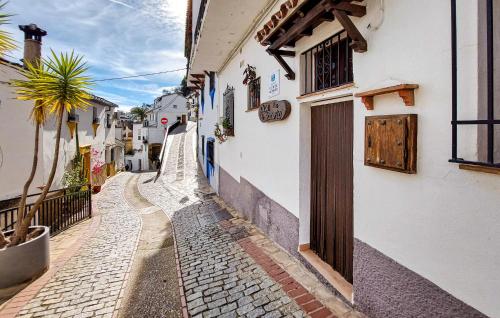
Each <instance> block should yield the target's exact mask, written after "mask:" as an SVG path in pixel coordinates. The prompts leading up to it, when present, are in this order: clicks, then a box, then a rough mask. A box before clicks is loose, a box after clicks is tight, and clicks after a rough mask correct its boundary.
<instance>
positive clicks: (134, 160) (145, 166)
mask: <svg viewBox="0 0 500 318" xmlns="http://www.w3.org/2000/svg"><path fill="white" fill-rule="evenodd" d="M147 137H148V130H147V128H145V127H144V125H143V123H140V122H135V123H134V124H133V132H132V149H133V151H134V154H133V155H125V162H126V163H127V164H128V165H129V169H130V170H131V171H144V170H149V160H148V151H147V144H145V143H144V142H143V138H144V139H146V140H147Z"/></svg>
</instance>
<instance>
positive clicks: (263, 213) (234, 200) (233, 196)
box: [219, 167, 299, 256]
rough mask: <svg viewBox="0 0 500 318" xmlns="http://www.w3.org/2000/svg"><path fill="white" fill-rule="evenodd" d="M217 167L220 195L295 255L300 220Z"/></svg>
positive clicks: (243, 180)
mask: <svg viewBox="0 0 500 318" xmlns="http://www.w3.org/2000/svg"><path fill="white" fill-rule="evenodd" d="M240 179H241V180H240V182H238V181H236V180H235V179H234V178H233V177H232V176H231V175H230V174H229V173H227V172H226V171H225V170H224V169H222V168H221V167H219V195H220V197H221V198H222V199H223V200H224V201H226V202H227V203H229V204H230V205H232V206H233V207H234V208H235V209H236V210H238V211H239V212H241V213H243V215H244V216H245V217H246V218H247V219H248V220H249V221H251V222H252V223H253V224H255V225H256V226H257V227H259V228H260V229H261V230H262V231H263V232H264V233H265V234H266V235H267V236H269V237H270V238H271V239H272V240H273V241H274V242H276V243H278V244H279V245H280V246H281V247H283V248H284V249H285V250H286V251H288V252H289V253H290V254H292V255H294V256H298V252H297V247H298V246H299V219H298V218H297V217H296V216H295V215H293V214H292V213H291V212H290V211H288V210H287V209H285V208H284V207H282V206H281V205H279V204H278V203H276V202H275V201H273V200H272V199H271V198H269V197H268V196H266V195H265V194H264V193H262V191H260V190H259V189H257V188H256V187H255V186H254V185H252V184H251V183H250V182H248V181H247V180H246V179H244V178H240Z"/></svg>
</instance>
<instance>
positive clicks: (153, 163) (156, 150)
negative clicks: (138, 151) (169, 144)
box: [148, 144, 161, 169]
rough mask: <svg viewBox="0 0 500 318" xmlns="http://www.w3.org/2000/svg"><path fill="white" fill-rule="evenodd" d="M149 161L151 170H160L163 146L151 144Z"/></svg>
mask: <svg viewBox="0 0 500 318" xmlns="http://www.w3.org/2000/svg"><path fill="white" fill-rule="evenodd" d="M148 148H149V149H148V150H149V151H148V159H149V167H150V169H158V168H159V167H158V165H159V164H160V153H161V144H150V145H149V147H148Z"/></svg>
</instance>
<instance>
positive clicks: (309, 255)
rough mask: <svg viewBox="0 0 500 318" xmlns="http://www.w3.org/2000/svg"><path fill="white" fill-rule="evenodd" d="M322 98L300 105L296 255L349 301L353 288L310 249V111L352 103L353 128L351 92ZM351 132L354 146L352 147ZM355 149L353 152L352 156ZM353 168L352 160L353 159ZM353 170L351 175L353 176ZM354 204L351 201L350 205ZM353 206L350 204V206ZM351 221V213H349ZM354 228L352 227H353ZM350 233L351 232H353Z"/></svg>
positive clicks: (334, 93) (342, 92)
mask: <svg viewBox="0 0 500 318" xmlns="http://www.w3.org/2000/svg"><path fill="white" fill-rule="evenodd" d="M325 95H326V96H325V97H322V98H319V97H318V98H307V99H304V100H302V102H301V103H300V107H299V108H300V110H299V111H300V116H299V246H298V248H297V250H298V252H299V254H301V256H303V257H304V259H305V260H306V261H307V262H308V263H309V264H310V265H311V266H312V267H314V268H315V269H316V270H317V273H318V274H319V275H321V276H322V278H324V279H325V280H326V281H328V282H329V283H330V285H331V286H332V287H333V288H334V289H336V290H337V291H338V292H339V294H341V295H342V296H343V297H344V298H345V299H346V300H347V301H349V302H351V303H352V302H353V286H352V284H350V283H349V282H348V281H347V280H345V279H344V278H343V277H342V276H341V275H340V274H339V273H337V272H336V271H335V270H334V269H333V268H332V267H331V266H330V265H328V264H327V263H325V262H323V261H322V260H321V259H320V258H319V257H318V256H317V255H316V254H314V253H313V252H312V251H311V250H310V249H309V247H310V220H311V204H310V203H311V135H312V123H311V112H312V108H313V107H316V106H321V105H325V104H334V103H338V102H345V101H352V102H353V104H354V108H353V111H354V114H353V125H354V127H356V108H355V105H356V102H355V100H354V97H353V93H352V90H351V89H350V88H348V89H347V90H342V91H336V92H332V93H327V94H325ZM355 135H356V130H355V129H354V140H353V144H354V147H355V146H356V141H355V137H356V136H355ZM354 156H355V149H353V157H354ZM353 165H354V158H353ZM355 173H356V172H355V170H353V174H355ZM353 203H354V202H353ZM353 205H354V204H353ZM353 222H354V212H353ZM353 226H354V225H353ZM353 234H354V233H353Z"/></svg>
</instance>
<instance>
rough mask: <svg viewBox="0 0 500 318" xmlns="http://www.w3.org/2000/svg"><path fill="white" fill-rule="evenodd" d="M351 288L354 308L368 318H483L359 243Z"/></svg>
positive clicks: (377, 252)
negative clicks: (352, 289) (352, 288)
mask: <svg viewBox="0 0 500 318" xmlns="http://www.w3.org/2000/svg"><path fill="white" fill-rule="evenodd" d="M353 287H354V303H355V306H356V308H357V309H358V310H360V311H361V312H363V313H365V314H366V315H368V317H371V318H378V317H392V318H399V317H401V318H407V317H422V318H424V317H450V318H451V317H467V318H476V317H477V318H485V317H486V316H485V315H484V314H482V313H480V312H479V311H477V310H476V309H474V308H472V307H470V306H469V305H467V304H465V303H463V302H462V301H460V300H458V299H457V298H455V297H453V296H452V295H450V294H449V293H447V292H446V291H444V290H443V289H441V288H439V287H438V286H437V285H435V284H434V283H432V282H431V281H429V280H427V279H425V278H423V277H422V276H420V275H418V274H417V273H415V272H413V271H411V270H410V269H408V268H406V267H404V266H403V265H401V264H399V263H397V262H396V261H394V260H393V259H391V258H389V257H387V256H386V255H384V254H382V253H381V252H379V251H378V250H376V249H374V248H373V247H371V246H370V245H368V244H366V243H364V242H362V241H360V240H358V239H355V242H354V284H353Z"/></svg>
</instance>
